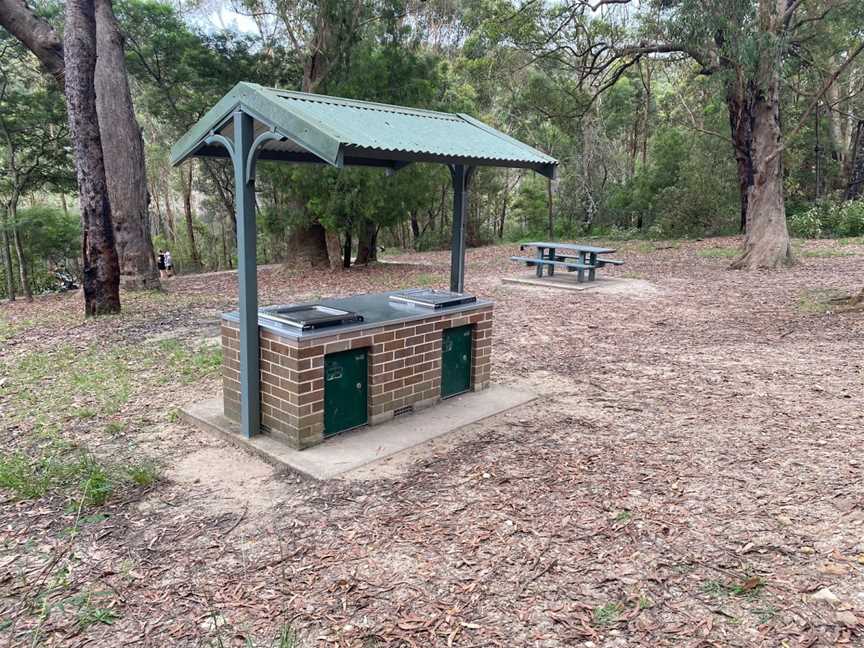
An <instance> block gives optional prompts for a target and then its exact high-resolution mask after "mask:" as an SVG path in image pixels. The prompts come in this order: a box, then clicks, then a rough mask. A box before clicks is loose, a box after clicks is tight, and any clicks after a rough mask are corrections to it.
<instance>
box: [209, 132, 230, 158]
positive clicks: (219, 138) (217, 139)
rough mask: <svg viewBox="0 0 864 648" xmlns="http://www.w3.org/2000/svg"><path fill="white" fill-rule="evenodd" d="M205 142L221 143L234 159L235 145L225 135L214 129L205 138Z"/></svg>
mask: <svg viewBox="0 0 864 648" xmlns="http://www.w3.org/2000/svg"><path fill="white" fill-rule="evenodd" d="M204 143H205V144H221V145H222V146H224V147H225V149H226V150H227V151H228V155H229V157H230V158H231V159H232V160H233V159H234V145H233V144H232V143H231V140H229V139H228V138H227V137H225V136H224V135H217V134H216V133H215V132H214V131H210V135H209V136H208V137H207V139H205V140H204Z"/></svg>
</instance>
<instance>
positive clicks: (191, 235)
mask: <svg viewBox="0 0 864 648" xmlns="http://www.w3.org/2000/svg"><path fill="white" fill-rule="evenodd" d="M186 166H187V167H188V169H189V172H188V174H186V175H184V174H183V169H180V179H181V180H182V182H183V217H184V219H185V221H186V238H188V239H189V252H190V255H191V257H192V265H193V266H194V267H195V268H196V269H200V268H201V256H200V255H199V254H198V246H197V245H196V243H195V227H194V224H193V222H192V169H193V168H194V167H193V165H191V164H187V165H186Z"/></svg>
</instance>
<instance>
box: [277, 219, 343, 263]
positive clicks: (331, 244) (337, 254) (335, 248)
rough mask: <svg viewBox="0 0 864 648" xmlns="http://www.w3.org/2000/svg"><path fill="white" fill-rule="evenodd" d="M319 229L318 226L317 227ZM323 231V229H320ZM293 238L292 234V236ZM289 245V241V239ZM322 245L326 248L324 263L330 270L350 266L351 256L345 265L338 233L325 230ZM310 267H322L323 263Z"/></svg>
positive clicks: (312, 251) (311, 251)
mask: <svg viewBox="0 0 864 648" xmlns="http://www.w3.org/2000/svg"><path fill="white" fill-rule="evenodd" d="M319 227H320V225H319ZM322 229H323V228H322ZM292 236H293V234H292ZM348 241H349V243H350V241H351V236H350V235H348ZM289 245H290V239H289ZM324 245H325V247H326V252H327V256H326V259H325V262H326V263H327V264H329V265H330V269H331V270H341V269H342V268H347V267H348V266H350V265H351V255H350V253H349V255H348V265H345V259H344V248H343V246H342V240H341V239H340V238H339V232H331V231H330V230H326V231H325V233H324ZM310 253H315V251H314V250H310ZM312 265H324V264H323V263H320V264H316V263H313V264H312Z"/></svg>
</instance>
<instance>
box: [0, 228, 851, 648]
mask: <svg viewBox="0 0 864 648" xmlns="http://www.w3.org/2000/svg"><path fill="white" fill-rule="evenodd" d="M737 244H738V241H736V240H733V239H711V240H706V241H699V242H686V243H668V242H667V243H657V244H652V243H645V242H629V243H623V244H618V248H619V254H618V255H617V256H618V257H619V258H623V259H624V260H625V261H626V264H625V265H624V266H623V267H621V268H616V269H613V270H611V271H610V273H611V274H613V275H616V276H618V277H622V278H629V279H633V280H637V279H638V280H639V282H635V281H634V285H636V284H637V283H638V284H639V285H644V283H643V282H647V284H648V287H649V288H650V289H647V288H646V289H645V290H642V291H625V292H616V293H613V292H596V291H593V292H592V291H584V292H565V291H552V290H546V289H538V288H530V287H524V286H514V285H510V284H502V283H501V281H500V279H501V277H502V276H504V275H514V274H519V273H524V272H525V270H524V268H518V267H516V266H515V264H512V263H510V262H509V261H508V260H507V257H508V256H510V254H513V253H514V250H515V249H516V248H515V246H497V247H489V248H482V249H477V250H471V251H470V252H469V263H468V271H467V284H468V285H467V289H468V290H470V291H473V292H475V293H477V294H480V295H482V296H484V297H488V298H491V299H493V300H495V301H496V319H495V329H494V338H495V339H494V344H495V357H494V364H493V379H494V380H496V381H498V382H508V383H510V382H513V383H520V384H525V385H527V386H528V387H530V388H531V389H534V390H536V391H538V392H540V393H541V395H542V397H541V398H540V399H539V400H538V401H535V402H534V403H533V404H531V405H529V406H526V407H524V408H521V409H519V410H517V411H515V412H511V413H510V414H508V415H506V416H501V417H498V418H495V419H492V420H490V421H487V422H485V423H483V424H480V425H478V426H475V427H476V430H475V431H474V432H472V433H471V434H468V435H467V436H465V437H464V438H463V440H462V441H460V442H459V443H458V444H456V445H455V446H453V447H449V448H446V449H441V450H439V451H437V452H433V453H430V454H429V455H428V456H425V457H423V458H422V459H419V460H418V461H417V462H416V463H414V464H413V465H410V466H409V467H407V468H406V470H405V472H404V474H402V475H400V476H399V477H397V478H389V479H381V480H373V481H333V482H327V483H317V482H313V481H309V480H304V479H301V478H299V477H297V476H294V475H290V474H284V473H283V474H278V473H275V472H274V471H273V470H272V469H271V468H270V467H268V466H266V465H264V464H260V463H259V462H258V461H257V460H256V459H253V458H251V457H249V456H247V455H243V453H241V452H240V451H238V450H235V449H233V448H230V447H227V446H225V445H224V444H223V443H221V442H219V441H217V440H214V439H210V438H209V437H206V436H205V435H203V434H201V433H199V432H197V431H195V430H192V429H190V428H188V427H185V426H183V425H182V424H180V423H179V422H178V421H177V417H176V408H177V407H179V406H181V405H183V404H185V403H188V402H192V401H195V400H199V399H202V398H206V397H212V396H213V395H215V394H217V393H218V390H219V377H218V371H219V369H218V357H217V358H216V360H215V361H214V360H213V351H212V348H211V347H210V346H208V345H209V344H210V342H208V340H207V338H210V337H212V336H214V335H215V334H216V332H217V330H218V329H217V328H216V317H217V315H218V313H219V312H221V311H222V310H225V309H228V308H232V307H233V306H234V304H235V303H236V288H235V283H234V282H235V279H234V277H233V276H232V275H231V274H226V273H220V274H214V275H199V276H189V277H178V278H176V279H174V280H171V281H170V282H169V283H168V285H167V289H166V291H165V293H164V294H161V295H151V296H128V295H127V296H126V301H125V304H126V312H125V313H124V314H123V315H122V316H118V317H114V318H105V319H100V320H98V321H95V322H85V321H83V320H82V318H81V316H80V311H81V304H80V297H79V296H77V295H62V296H49V297H43V298H39V299H37V301H36V302H35V303H33V304H21V303H16V304H7V305H4V306H3V307H2V310H0V342H2V348H0V417H2V421H3V434H4V438H3V443H4V447H5V448H6V452H5V454H4V458H3V460H2V463H0V483H3V485H4V486H6V488H3V489H2V490H0V494H2V497H3V500H2V508H0V539H2V546H0V597H2V598H0V628H2V629H0V645H3V642H5V645H9V646H24V645H28V646H29V645H34V646H35V645H47V646H121V645H128V646H283V647H284V646H304V647H305V646H327V645H332V646H357V647H364V648H368V647H373V646H532V647H534V646H537V647H556V646H586V647H588V646H596V647H601V646H609V647H611V646H622V647H623V646H652V647H653V646H691V647H696V646H790V647H792V646H802V647H803V646H836V645H843V644H846V645H864V488H862V479H864V472H862V462H864V454H862V450H864V434H862V433H864V408H862V395H864V345H862V339H864V314H862V313H861V312H845V311H843V310H842V309H839V308H838V307H837V306H836V305H835V304H834V302H831V299H832V298H833V297H836V296H837V294H839V293H841V292H843V291H846V292H852V291H853V290H854V289H856V288H858V289H860V287H861V285H862V283H864V241H861V240H858V241H846V242H839V241H834V242H829V241H825V242H813V243H808V244H806V245H805V246H803V247H802V248H801V249H799V258H800V263H799V264H798V265H796V266H795V267H794V268H791V269H788V270H783V271H777V272H750V273H744V272H733V271H729V270H726V266H727V265H728V263H729V261H730V256H729V255H730V254H732V253H733V252H732V248H733V247H734V246H735V245H737ZM391 260H392V261H394V262H395V263H394V264H390V263H388V264H380V265H378V266H376V267H374V268H369V269H354V270H351V271H349V272H338V273H330V272H323V271H322V272H303V273H292V272H290V271H287V270H285V269H282V268H278V267H271V268H267V269H265V270H264V271H262V273H261V279H260V282H261V287H260V294H261V301H262V303H275V302H286V301H296V300H301V299H314V298H315V297H317V296H324V295H338V294H349V293H353V292H360V291H372V290H384V289H388V288H395V287H403V286H404V287H407V286H411V285H442V286H444V285H446V283H447V273H448V263H449V256H448V254H447V253H444V252H435V253H426V254H410V255H404V256H399V257H394V258H393V259H391ZM70 376H72V378H70ZM40 453H41V454H40ZM76 453H77V454H76ZM69 456H86V457H88V461H91V462H94V463H93V465H99V466H105V468H104V471H103V472H104V475H105V480H104V481H106V483H109V484H110V487H106V488H105V491H106V492H105V494H104V495H105V496H104V498H95V497H94V495H95V494H97V493H96V487H97V486H98V485H100V484H102V483H103V482H102V481H99V479H102V478H99V479H97V477H99V475H100V474H101V473H100V472H99V471H98V470H97V471H95V472H94V469H93V468H92V466H91V465H90V464H88V466H90V467H88V468H86V470H84V469H80V466H79V468H76V470H79V473H80V474H82V475H84V477H86V479H84V480H81V479H79V481H77V482H76V481H75V479H76V478H75V477H74V475H78V474H79V473H75V472H74V471H71V469H70V471H67V472H65V473H64V472H63V471H62V470H59V471H58V470H57V469H56V466H55V467H52V466H50V465H48V464H46V463H44V462H45V461H49V460H48V459H45V457H55V458H56V457H69ZM40 458H42V460H43V463H42V464H38V465H35V467H34V462H36V461H37V460H39V459H40ZM28 461H29V462H30V463H28ZM57 461H59V459H57ZM148 462H151V463H152V462H156V464H158V466H159V469H158V472H157V471H156V470H155V469H152V470H150V471H149V472H148V469H147V466H149V465H150V463H148ZM49 463H50V461H49ZM28 466H29V467H28ZM27 470H30V471H31V473H32V474H35V475H39V476H45V475H49V476H50V475H53V477H51V479H50V480H48V481H47V482H46V486H45V488H44V489H43V492H40V493H38V494H36V495H32V494H31V496H24V497H22V494H21V491H20V488H19V489H18V490H16V486H15V476H16V475H19V476H20V475H24V476H26V475H28V474H31V473H28V472H27ZM82 470H83V472H82ZM16 471H17V472H16ZM33 471H35V472H33ZM52 471H53V472H52ZM157 474H158V475H159V476H158V478H155V475H157ZM70 475H72V476H70ZM94 475H96V477H94ZM46 479H48V478H47V477H46ZM52 480H53V481H52ZM97 499H98V500H99V501H98V502H97V501H96V500H97ZM103 499H104V501H102V500H103Z"/></svg>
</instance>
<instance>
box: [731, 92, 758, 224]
mask: <svg viewBox="0 0 864 648" xmlns="http://www.w3.org/2000/svg"><path fill="white" fill-rule="evenodd" d="M736 76H737V78H736V79H735V80H734V81H729V82H727V84H726V107H727V109H728V111H729V128H730V130H731V131H732V148H733V151H734V153H735V163H736V164H737V167H738V194H739V200H740V204H741V211H740V215H739V222H738V229H739V231H740V232H741V233H742V234H743V233H744V232H746V231H747V205H748V201H749V198H748V195H749V191H750V187H751V186H752V185H753V158H752V156H751V155H752V147H753V100H752V99H753V97H752V92H750V90H751V87H750V84H748V83H746V82H745V81H744V80H743V79H742V78H741V76H740V75H736Z"/></svg>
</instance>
